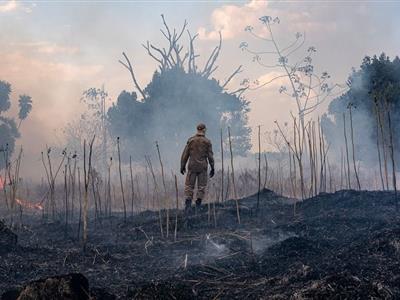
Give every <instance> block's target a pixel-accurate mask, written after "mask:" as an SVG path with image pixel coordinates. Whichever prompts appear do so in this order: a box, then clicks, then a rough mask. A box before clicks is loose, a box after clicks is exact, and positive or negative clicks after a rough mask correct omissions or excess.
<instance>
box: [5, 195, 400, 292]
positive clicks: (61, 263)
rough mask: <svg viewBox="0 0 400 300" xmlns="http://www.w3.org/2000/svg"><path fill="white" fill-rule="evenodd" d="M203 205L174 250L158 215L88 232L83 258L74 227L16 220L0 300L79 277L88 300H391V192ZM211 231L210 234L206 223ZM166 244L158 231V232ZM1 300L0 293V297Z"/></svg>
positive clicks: (397, 247) (394, 260) (399, 232)
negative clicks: (63, 277)
mask: <svg viewBox="0 0 400 300" xmlns="http://www.w3.org/2000/svg"><path fill="white" fill-rule="evenodd" d="M239 203H240V213H241V224H240V225H238V223H237V218H236V207H235V202H233V201H232V202H227V203H225V204H224V205H222V204H217V205H216V207H215V218H214V213H213V206H212V205H211V207H210V208H208V206H207V205H204V206H203V207H202V209H201V211H199V212H198V213H197V216H194V217H193V218H192V220H191V227H190V228H186V227H185V226H184V224H183V223H182V216H179V222H178V232H177V239H176V241H174V237H173V236H174V232H173V231H174V225H175V223H174V217H175V211H172V212H171V224H170V233H169V234H170V237H169V238H165V237H164V238H161V237H160V232H159V231H160V229H159V223H158V214H157V213H150V212H146V213H142V214H140V215H138V216H134V217H129V218H128V220H127V222H126V223H124V222H123V218H122V216H121V215H118V216H114V217H112V218H108V219H103V220H102V221H101V223H100V222H97V224H96V226H95V224H94V223H91V224H90V232H89V246H88V247H87V250H86V251H85V252H83V251H82V247H81V245H80V243H79V242H78V241H77V226H76V224H74V225H72V226H71V225H70V226H69V227H68V230H67V233H65V225H64V224H63V223H62V222H60V223H43V220H42V219H41V217H40V216H29V217H28V216H25V217H24V218H25V219H24V220H25V221H24V222H25V223H26V224H27V225H26V226H24V227H23V228H22V229H19V230H18V231H17V232H16V233H17V235H18V245H17V246H16V247H12V248H10V249H9V250H8V251H5V253H2V252H0V256H1V260H0V291H1V292H5V291H7V290H12V289H16V290H18V289H21V288H22V287H24V286H25V285H26V284H28V283H29V282H30V281H32V280H37V279H40V278H46V277H48V276H53V275H60V274H68V273H82V274H83V275H84V276H85V277H86V278H87V279H88V281H89V286H90V290H91V292H92V296H94V297H96V298H97V299H112V295H115V296H116V297H117V298H120V299H194V298H199V299H246V298H248V299H289V298H292V299H345V298H347V299H367V298H375V299H379V298H381V299H399V298H400V288H399V287H400V260H399V259H400V218H398V213H396V209H395V201H394V193H390V192H356V191H340V192H336V193H334V194H321V195H319V196H317V197H314V198H310V199H307V200H305V201H303V202H298V203H297V205H296V214H295V216H294V215H293V204H292V201H291V200H290V199H287V198H284V197H280V196H278V195H276V194H275V193H273V192H271V191H269V190H265V191H263V192H262V194H261V201H260V209H259V210H258V211H257V210H256V209H255V207H256V196H252V197H249V198H246V199H241V200H240V202H239ZM214 222H216V226H215V223H214ZM164 235H165V224H164ZM0 295H1V293H0Z"/></svg>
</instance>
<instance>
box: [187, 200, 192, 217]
mask: <svg viewBox="0 0 400 300" xmlns="http://www.w3.org/2000/svg"><path fill="white" fill-rule="evenodd" d="M191 211H192V199H190V198H188V199H186V200H185V215H186V216H189V215H190V213H191Z"/></svg>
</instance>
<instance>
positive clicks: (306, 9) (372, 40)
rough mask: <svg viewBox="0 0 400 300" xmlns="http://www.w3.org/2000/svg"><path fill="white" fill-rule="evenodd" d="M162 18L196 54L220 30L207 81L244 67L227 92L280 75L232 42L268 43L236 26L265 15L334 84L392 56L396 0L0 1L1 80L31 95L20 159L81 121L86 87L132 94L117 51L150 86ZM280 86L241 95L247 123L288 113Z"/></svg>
mask: <svg viewBox="0 0 400 300" xmlns="http://www.w3.org/2000/svg"><path fill="white" fill-rule="evenodd" d="M161 14H164V15H165V17H166V19H167V21H168V23H169V24H170V25H171V27H179V26H181V24H182V23H183V21H184V19H187V20H188V23H189V29H190V31H191V32H193V33H196V32H198V33H199V39H198V40H197V43H196V48H197V52H198V53H199V54H200V55H201V57H202V58H203V59H205V57H207V55H209V53H210V52H211V50H212V49H213V47H214V46H215V45H216V43H217V42H218V41H217V39H216V37H217V32H218V31H219V30H221V31H222V36H223V38H224V42H223V48H222V52H221V55H220V59H219V65H220V68H219V70H218V72H216V73H215V77H216V78H218V79H221V80H224V79H225V78H226V77H227V76H229V74H230V72H232V71H233V70H234V69H235V68H236V67H237V66H238V65H239V64H243V66H244V69H245V71H244V72H243V73H242V74H240V76H239V77H238V78H237V80H236V81H234V82H232V85H231V88H232V89H234V88H235V87H237V86H238V84H239V82H240V80H242V79H243V78H249V79H251V80H255V79H261V80H265V79H267V78H271V77H272V76H274V75H277V74H278V75H279V72H280V70H279V69H277V70H270V69H264V68H262V67H260V66H258V65H257V64H255V63H253V62H252V60H251V57H250V56H249V55H246V54H245V53H243V52H242V51H241V50H240V49H239V47H238V46H239V44H240V42H241V41H247V42H248V43H249V44H251V45H254V46H255V47H257V48H259V49H264V48H268V47H267V45H264V44H262V43H260V42H257V41H255V40H254V39H252V38H251V37H250V36H249V35H248V34H246V33H245V32H244V27H245V26H246V25H252V26H254V27H255V28H256V29H260V27H259V25H258V24H259V23H260V22H259V21H258V18H259V17H261V16H264V15H270V16H273V17H275V16H278V17H279V18H280V20H281V22H280V24H279V25H278V27H277V29H276V37H277V39H278V41H279V42H280V43H281V44H282V45H284V44H287V43H288V42H289V41H291V40H292V38H293V37H294V35H295V33H296V32H298V31H299V32H304V31H305V32H306V35H307V40H306V45H305V49H306V48H307V47H308V46H309V45H313V46H315V47H316V48H317V51H318V52H317V55H316V60H315V62H316V68H317V70H318V72H322V71H328V72H329V73H330V74H331V75H332V77H333V78H334V80H335V81H336V82H340V83H343V82H345V80H346V78H347V76H348V74H349V73H350V71H351V68H352V67H358V66H359V65H360V63H361V60H362V58H363V57H364V56H365V55H373V54H380V53H381V52H382V51H384V52H385V53H387V54H388V55H389V56H391V57H393V56H395V55H398V54H399V49H400V26H399V23H398V19H399V17H400V1H251V2H249V1H29V2H28V1H0V79H1V80H6V81H9V82H10V83H11V84H12V86H13V91H14V93H13V99H15V100H16V99H17V96H18V94H20V93H27V94H29V95H31V96H32V98H33V101H34V105H33V111H32V114H31V116H30V117H29V118H28V120H27V121H26V122H24V123H23V124H22V129H21V132H22V139H21V140H20V143H22V144H23V145H24V146H25V149H26V151H25V155H26V159H27V160H28V159H36V160H37V159H39V157H40V151H41V150H42V149H43V148H44V145H45V144H46V143H49V144H51V143H52V142H54V141H55V137H56V136H57V133H56V130H57V129H60V128H62V127H63V126H65V124H66V123H67V122H68V120H71V119H73V118H77V117H79V111H78V110H79V105H80V104H79V99H80V96H81V94H82V91H83V90H84V89H87V88H89V87H93V86H97V87H99V86H101V85H102V84H105V87H106V89H107V90H108V91H109V95H110V97H111V99H112V100H114V99H116V97H117V96H118V94H119V92H120V91H121V90H123V89H126V90H133V86H132V82H131V80H130V77H129V74H128V73H127V71H126V70H125V69H124V68H123V67H122V66H121V65H120V64H119V63H118V59H120V58H121V53H122V51H125V52H126V53H127V54H128V55H129V56H130V57H131V59H132V63H133V65H134V69H135V72H136V75H137V77H138V79H139V82H140V83H141V85H142V87H144V86H145V85H146V84H147V83H148V81H149V79H150V78H151V76H152V73H153V72H154V70H155V68H156V64H155V63H154V61H153V60H152V59H150V58H149V57H148V56H147V54H146V52H145V50H144V49H143V48H142V46H141V44H142V43H145V42H146V41H147V40H149V41H151V42H153V43H155V44H160V43H161V44H162V43H163V40H162V35H161V33H160V31H159V28H160V27H161V26H162V21H161V17H160V15H161ZM260 30H262V28H261V29H260ZM185 38H186V37H185ZM271 62H273V63H275V62H276V57H271ZM281 84H282V82H279V81H277V82H275V83H274V84H272V85H269V86H267V87H266V88H263V89H259V90H257V91H253V92H248V93H247V94H246V97H247V99H248V100H249V101H251V108H252V112H251V113H250V124H251V126H253V127H254V126H257V125H258V124H262V125H263V128H264V130H267V129H269V128H272V127H273V121H274V120H275V119H278V120H284V119H287V118H288V116H289V111H290V110H294V111H295V106H294V102H293V100H292V99H290V98H288V97H286V96H284V95H280V94H279V92H278V89H279V86H280V85H281ZM325 107H326V105H325ZM323 109H324V107H322V108H321V110H320V112H321V111H322V110H323Z"/></svg>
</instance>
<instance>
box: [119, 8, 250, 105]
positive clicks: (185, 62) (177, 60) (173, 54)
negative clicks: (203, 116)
mask: <svg viewBox="0 0 400 300" xmlns="http://www.w3.org/2000/svg"><path fill="white" fill-rule="evenodd" d="M161 18H162V22H163V28H162V29H160V31H161V34H162V35H163V37H164V38H165V39H166V41H167V43H168V46H167V47H159V46H156V45H154V44H152V43H151V42H150V41H147V42H146V43H145V44H142V46H143V48H144V49H145V50H146V52H147V54H148V55H149V56H150V57H151V58H152V59H154V60H155V61H156V62H157V64H158V66H159V69H160V71H164V70H167V69H172V68H181V69H184V70H185V71H186V72H187V73H189V74H198V75H200V76H202V77H204V78H210V76H211V75H212V74H213V73H214V72H215V71H216V70H217V69H218V65H217V64H216V62H217V60H218V57H219V54H220V52H221V47H222V35H221V33H219V43H218V45H217V46H215V47H214V49H213V50H212V51H211V54H210V55H209V56H208V58H207V59H206V60H205V61H206V62H205V64H204V66H203V67H200V66H199V65H198V64H197V63H196V58H198V57H199V55H198V54H196V52H195V47H194V42H195V40H196V38H197V37H198V34H196V35H193V36H192V34H191V33H190V32H189V30H187V25H188V23H187V21H186V20H185V21H184V23H183V25H182V27H181V28H180V29H179V30H177V29H175V28H174V29H171V28H170V27H169V26H168V24H167V22H166V20H165V17H164V15H161ZM185 31H186V32H187V34H188V38H189V41H188V42H189V45H188V47H187V48H188V49H187V51H184V49H185V48H186V47H184V46H183V45H182V44H181V41H182V37H183V34H184V33H185ZM122 55H123V57H124V61H122V60H119V63H120V64H122V65H123V66H124V67H125V68H126V69H127V70H128V71H129V73H130V75H131V78H132V81H133V84H134V86H135V88H136V89H137V90H138V91H139V93H140V95H141V96H142V98H143V101H145V100H146V99H147V95H146V93H145V91H144V90H143V89H142V88H141V86H140V84H139V83H138V81H137V78H136V76H135V72H134V70H133V67H132V64H131V61H130V59H129V58H128V56H127V55H126V53H125V52H123V53H122ZM241 71H242V66H239V67H238V68H236V69H235V71H234V72H233V73H232V74H230V75H229V76H228V77H227V79H226V80H225V81H224V83H222V84H221V87H222V88H223V89H226V88H227V86H228V85H229V83H230V82H231V81H232V79H233V78H234V77H235V76H236V75H238V74H240V73H241ZM247 89H248V87H247V86H245V87H240V88H239V89H237V90H234V91H232V92H229V93H230V94H237V95H239V96H240V95H241V94H242V93H243V92H245V91H246V90H247Z"/></svg>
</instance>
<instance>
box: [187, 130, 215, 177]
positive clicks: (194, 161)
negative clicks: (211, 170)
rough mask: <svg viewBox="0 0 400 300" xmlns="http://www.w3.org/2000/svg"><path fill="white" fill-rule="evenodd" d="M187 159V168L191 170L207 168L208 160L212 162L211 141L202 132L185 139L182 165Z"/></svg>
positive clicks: (198, 170)
mask: <svg viewBox="0 0 400 300" xmlns="http://www.w3.org/2000/svg"><path fill="white" fill-rule="evenodd" d="M188 159H189V165H188V169H189V171H192V172H201V171H204V170H207V165H208V162H210V163H213V162H214V159H213V153H212V145H211V142H210V140H209V139H208V138H206V137H205V136H204V134H202V133H197V134H196V135H194V136H192V137H191V138H190V139H189V140H188V141H187V144H186V147H185V150H184V151H183V154H182V163H183V165H185V164H186V161H187V160H188Z"/></svg>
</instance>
